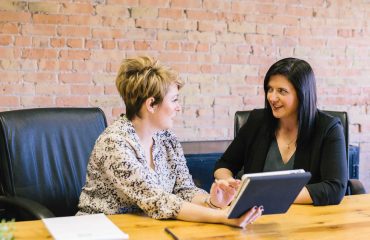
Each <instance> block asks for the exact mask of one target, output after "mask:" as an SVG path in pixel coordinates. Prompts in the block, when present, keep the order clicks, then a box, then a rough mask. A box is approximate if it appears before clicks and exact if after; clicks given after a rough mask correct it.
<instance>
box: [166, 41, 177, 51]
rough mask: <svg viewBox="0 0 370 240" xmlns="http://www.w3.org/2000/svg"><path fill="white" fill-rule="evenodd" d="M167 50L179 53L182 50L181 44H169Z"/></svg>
mask: <svg viewBox="0 0 370 240" xmlns="http://www.w3.org/2000/svg"><path fill="white" fill-rule="evenodd" d="M166 49H167V50H170V51H178V50H180V43H179V42H167V45H166Z"/></svg>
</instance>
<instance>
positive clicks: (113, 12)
mask: <svg viewBox="0 0 370 240" xmlns="http://www.w3.org/2000/svg"><path fill="white" fill-rule="evenodd" d="M95 8H96V14H97V15H98V16H121V17H128V16H129V12H128V8H127V7H126V6H123V5H121V4H114V5H97V6H96V7H95Z"/></svg>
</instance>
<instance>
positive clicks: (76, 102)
mask: <svg viewBox="0 0 370 240" xmlns="http://www.w3.org/2000/svg"><path fill="white" fill-rule="evenodd" d="M55 101H56V106H57V107H81V106H88V105H89V97H88V96H65V97H62V96H60V97H56V99H55Z"/></svg>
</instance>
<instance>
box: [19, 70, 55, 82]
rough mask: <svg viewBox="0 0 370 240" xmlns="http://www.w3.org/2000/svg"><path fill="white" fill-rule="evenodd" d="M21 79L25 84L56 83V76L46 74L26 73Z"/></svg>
mask: <svg viewBox="0 0 370 240" xmlns="http://www.w3.org/2000/svg"><path fill="white" fill-rule="evenodd" d="M23 79H24V81H25V82H33V83H44V82H48V83H52V82H56V74H55V73H46V72H36V73H26V74H24V76H23Z"/></svg>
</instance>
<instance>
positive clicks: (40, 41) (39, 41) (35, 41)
mask: <svg viewBox="0 0 370 240" xmlns="http://www.w3.org/2000/svg"><path fill="white" fill-rule="evenodd" d="M32 47H34V48H48V47H49V38H48V37H44V36H41V37H37V36H35V37H32Z"/></svg>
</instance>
